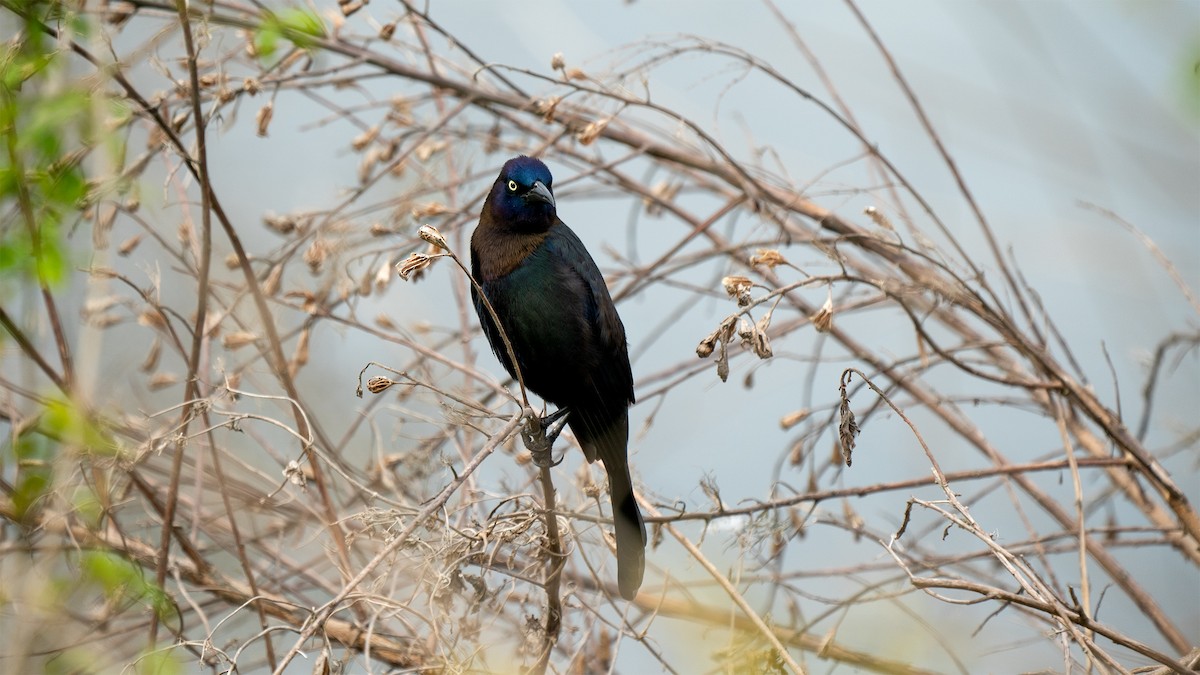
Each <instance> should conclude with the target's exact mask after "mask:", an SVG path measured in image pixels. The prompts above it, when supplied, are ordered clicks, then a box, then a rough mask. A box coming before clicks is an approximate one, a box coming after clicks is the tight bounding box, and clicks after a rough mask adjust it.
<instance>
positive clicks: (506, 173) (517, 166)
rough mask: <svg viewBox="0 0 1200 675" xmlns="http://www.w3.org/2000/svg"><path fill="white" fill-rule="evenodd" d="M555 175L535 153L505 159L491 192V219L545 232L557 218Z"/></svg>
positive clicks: (489, 200)
mask: <svg viewBox="0 0 1200 675" xmlns="http://www.w3.org/2000/svg"><path fill="white" fill-rule="evenodd" d="M553 184H554V178H552V177H551V176H550V169H548V168H546V165H545V164H543V163H542V161H541V160H539V159H534V158H533V157H525V156H524V155H522V156H520V157H514V158H512V159H510V160H508V161H507V162H505V163H504V168H503V169H501V170H500V175H499V176H498V177H497V178H496V183H495V184H494V185H492V192H491V194H490V195H489V196H488V206H487V208H485V211H486V210H488V209H490V210H491V217H492V218H491V220H492V222H493V223H496V224H504V225H506V226H509V227H511V228H513V229H517V230H521V231H524V232H543V231H545V230H547V229H549V228H550V226H551V225H553V224H554V221H555V220H556V214H555V211H554V192H553V190H552V186H553Z"/></svg>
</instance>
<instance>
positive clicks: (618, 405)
mask: <svg viewBox="0 0 1200 675" xmlns="http://www.w3.org/2000/svg"><path fill="white" fill-rule="evenodd" d="M553 182H554V179H553V178H552V177H551V176H550V170H549V169H548V168H546V165H545V164H543V163H542V162H541V161H540V160H537V159H534V158H532V157H523V156H522V157H515V158H513V159H510V160H509V161H508V162H505V164H504V168H503V169H501V170H500V175H499V176H498V177H497V178H496V182H495V184H493V185H492V190H491V192H489V193H488V196H487V198H486V199H485V200H484V202H483V212H482V213H480V215H479V225H478V226H477V227H476V228H475V232H474V234H472V235H471V274H472V275H473V276H474V277H475V279H476V281H478V282H479V285H480V286H481V287H482V289H483V294H484V295H485V296H486V297H487V299H488V301H489V302H490V303H491V305H492V308H493V309H494V310H495V312H496V316H497V317H498V318H499V322H500V327H502V328H503V329H504V333H505V334H506V335H507V336H508V339H509V341H510V342H511V344H512V348H513V352H514V354H515V355H516V361H517V362H516V364H515V365H516V368H514V364H513V362H512V359H511V358H510V357H509V354H508V349H507V347H506V346H505V344H504V339H503V338H502V337H501V336H500V331H499V329H498V328H497V326H496V322H495V321H493V320H492V316H491V314H490V313H489V312H488V310H487V308H486V307H485V306H484V304H483V302H482V299H481V298H480V297H479V294H478V292H477V291H476V290H475V289H474V288H472V291H471V294H472V299H473V300H474V302H475V311H476V313H477V314H478V315H479V321H480V323H482V324H483V332H484V334H485V335H487V339H488V342H489V343H490V344H491V346H492V351H493V352H495V354H496V357H497V358H499V359H500V362H501V363H502V364H503V365H504V368H505V369H506V370H508V372H509V374H510V375H512V376H513V377H517V368H519V369H520V379H522V380H524V383H525V386H526V387H527V388H528V389H529V390H530V391H533V392H534V393H535V394H537V395H538V396H541V397H542V398H543V399H545V400H546V401H548V402H550V403H553V404H554V405H556V406H558V408H559V411H560V412H562V411H564V410H565V414H566V423H567V425H568V426H570V427H571V430H572V431H573V432H574V433H575V438H576V439H578V440H579V444H580V445H581V446H582V447H583V452H584V455H586V456H587V460H588V461H589V462H594V461H596V460H597V459H599V460H600V461H602V462H604V469H605V471H607V472H608V484H609V489H610V490H611V492H612V511H613V522H614V525H615V530H616V539H617V585H618V587H619V588H620V590H621V595H622V596H623V597H624V598H625V599H627V600H631V599H633V597H634V596H635V595H637V590H638V587H640V586H641V585H642V574H643V572H644V571H645V567H646V553H645V548H646V525H645V523H644V521H643V520H642V514H641V512H640V511H639V510H638V506H637V502H636V501H635V500H634V497H633V481H632V479H631V478H630V475H629V456H628V443H629V406H630V404H632V403H633V373H632V371H631V370H630V367H629V349H628V346H627V344H626V342H625V326H624V325H622V323H621V317H619V316H617V309H616V307H615V306H613V301H612V298H611V297H610V296H609V294H608V288H607V287H606V286H605V285H604V277H602V276H601V275H600V270H599V269H598V268H597V267H596V263H595V261H593V260H592V257H591V256H590V255H588V252H587V249H586V248H584V246H583V242H581V241H580V240H579V237H577V236H576V235H575V233H574V232H572V231H571V229H570V228H569V227H567V226H566V225H565V224H564V223H563V222H562V221H561V220H559V218H558V213H557V211H556V210H555V204H554V192H553V190H552V187H553Z"/></svg>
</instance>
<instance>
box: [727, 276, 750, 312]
mask: <svg viewBox="0 0 1200 675" xmlns="http://www.w3.org/2000/svg"><path fill="white" fill-rule="evenodd" d="M721 285H722V286H723V287H725V292H726V293H728V294H729V297H731V298H734V299H735V300H737V304H738V306H741V307H744V306H746V305H748V304H750V289H751V288H754V282H753V281H750V279H749V278H748V277H744V276H742V275H740V274H734V275H730V276H727V277H725V278H723V279H721Z"/></svg>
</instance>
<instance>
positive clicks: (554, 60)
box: [550, 52, 567, 70]
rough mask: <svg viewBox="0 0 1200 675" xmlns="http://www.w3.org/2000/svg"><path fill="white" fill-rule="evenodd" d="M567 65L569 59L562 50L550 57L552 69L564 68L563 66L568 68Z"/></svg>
mask: <svg viewBox="0 0 1200 675" xmlns="http://www.w3.org/2000/svg"><path fill="white" fill-rule="evenodd" d="M566 66H567V60H566V58H565V57H564V56H563V53H562V52H555V53H554V56H551V57H550V69H551V70H562V69H563V68H566Z"/></svg>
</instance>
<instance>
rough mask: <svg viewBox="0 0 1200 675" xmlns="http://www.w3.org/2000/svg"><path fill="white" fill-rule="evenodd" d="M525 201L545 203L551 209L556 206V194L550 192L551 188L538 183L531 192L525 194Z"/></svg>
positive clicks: (540, 182) (530, 189)
mask: <svg viewBox="0 0 1200 675" xmlns="http://www.w3.org/2000/svg"><path fill="white" fill-rule="evenodd" d="M525 201H527V202H545V203H546V204H549V205H550V206H551V207H553V206H554V193H552V192H550V188H548V187H546V184H545V183H543V182H542V181H540V180H539V181H537V182H535V183H534V184H533V187H531V188H529V191H528V192H526V193H525Z"/></svg>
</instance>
